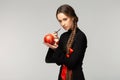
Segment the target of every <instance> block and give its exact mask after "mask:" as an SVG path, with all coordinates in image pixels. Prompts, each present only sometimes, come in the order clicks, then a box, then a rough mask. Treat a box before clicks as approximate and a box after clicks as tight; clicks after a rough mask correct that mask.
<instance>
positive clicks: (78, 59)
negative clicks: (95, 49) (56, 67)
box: [55, 32, 87, 69]
mask: <svg viewBox="0 0 120 80" xmlns="http://www.w3.org/2000/svg"><path fill="white" fill-rule="evenodd" d="M86 47H87V39H86V36H85V35H84V33H82V32H78V33H77V34H76V36H75V40H74V43H73V46H72V49H73V50H74V51H73V53H72V54H71V56H70V58H67V57H66V54H61V55H60V56H59V57H58V58H57V60H56V61H57V62H58V63H60V64H64V65H66V66H67V67H68V68H69V69H72V68H74V67H75V66H76V65H77V64H79V65H80V66H81V65H82V61H83V58H84V53H85V50H86ZM58 51H59V50H56V52H55V53H57V52H58Z"/></svg>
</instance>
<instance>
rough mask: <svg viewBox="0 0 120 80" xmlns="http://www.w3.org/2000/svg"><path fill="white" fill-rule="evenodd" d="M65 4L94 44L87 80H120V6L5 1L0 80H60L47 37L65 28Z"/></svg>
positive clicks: (114, 0)
mask: <svg viewBox="0 0 120 80" xmlns="http://www.w3.org/2000/svg"><path fill="white" fill-rule="evenodd" d="M62 4H69V5H71V6H72V7H73V8H74V9H75V11H76V14H77V16H78V17H79V22H78V25H79V28H80V29H81V30H82V31H83V32H84V33H85V34H86V36H87V39H88V47H87V50H86V53H85V58H84V62H83V71H84V75H85V78H86V80H120V0H0V80H57V77H58V72H59V66H57V65H56V64H46V63H45V56H46V53H47V50H48V48H47V47H46V46H45V45H44V44H43V37H44V35H45V34H47V33H52V32H54V31H56V30H58V29H59V28H60V27H61V26H60V25H59V23H58V22H57V20H56V16H55V13H56V9H57V8H58V7H59V6H60V5H62ZM63 32H65V31H64V30H63V29H62V30H61V31H60V32H59V36H60V35H61V34H62V33H63Z"/></svg>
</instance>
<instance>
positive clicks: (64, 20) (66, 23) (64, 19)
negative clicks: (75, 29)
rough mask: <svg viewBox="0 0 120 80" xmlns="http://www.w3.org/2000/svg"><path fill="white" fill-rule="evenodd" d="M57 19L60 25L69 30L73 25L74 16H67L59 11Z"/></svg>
mask: <svg viewBox="0 0 120 80" xmlns="http://www.w3.org/2000/svg"><path fill="white" fill-rule="evenodd" d="M57 19H58V21H59V23H60V25H61V26H62V27H63V28H64V29H65V30H69V29H71V28H72V25H73V18H71V17H68V16H66V15H65V14H64V13H58V14H57Z"/></svg>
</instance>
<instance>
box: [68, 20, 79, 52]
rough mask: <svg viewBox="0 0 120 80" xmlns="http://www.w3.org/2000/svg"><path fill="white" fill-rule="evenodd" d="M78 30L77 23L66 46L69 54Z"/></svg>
mask: <svg viewBox="0 0 120 80" xmlns="http://www.w3.org/2000/svg"><path fill="white" fill-rule="evenodd" d="M76 28H77V24H76V22H75V23H74V24H73V29H72V32H71V34H70V37H69V39H68V42H67V45H66V47H67V49H66V50H67V53H69V48H70V47H71V46H72V43H73V41H74V37H75V34H76Z"/></svg>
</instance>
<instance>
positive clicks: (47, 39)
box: [44, 33, 55, 45]
mask: <svg viewBox="0 0 120 80" xmlns="http://www.w3.org/2000/svg"><path fill="white" fill-rule="evenodd" d="M44 42H45V43H49V44H52V45H53V44H54V43H55V41H54V36H53V35H52V34H50V33H49V34H47V35H45V36H44Z"/></svg>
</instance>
